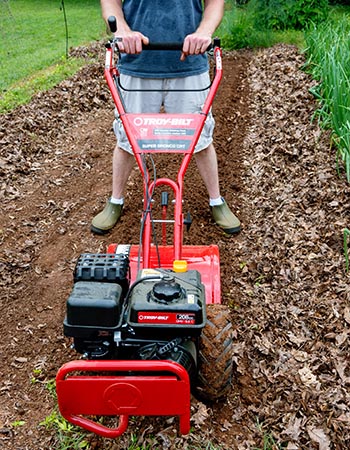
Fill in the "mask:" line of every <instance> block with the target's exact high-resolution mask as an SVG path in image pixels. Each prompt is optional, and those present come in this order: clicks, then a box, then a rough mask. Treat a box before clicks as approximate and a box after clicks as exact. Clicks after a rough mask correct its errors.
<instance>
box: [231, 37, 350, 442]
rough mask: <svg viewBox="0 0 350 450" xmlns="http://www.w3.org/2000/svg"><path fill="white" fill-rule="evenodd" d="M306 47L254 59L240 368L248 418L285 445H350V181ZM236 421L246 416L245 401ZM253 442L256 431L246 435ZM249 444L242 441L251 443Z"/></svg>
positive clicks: (279, 49)
mask: <svg viewBox="0 0 350 450" xmlns="http://www.w3.org/2000/svg"><path fill="white" fill-rule="evenodd" d="M303 64H304V58H303V57H302V56H301V55H299V54H298V53H297V51H296V50H295V49H294V48H293V47H287V46H284V45H281V46H277V47H274V48H272V49H268V50H263V51H261V52H259V53H258V54H257V55H256V56H255V58H254V60H253V61H252V63H251V65H250V71H249V79H250V86H251V91H252V103H251V115H252V123H251V126H250V128H249V131H248V134H247V138H246V141H245V152H244V153H245V158H244V165H245V168H246V176H245V178H244V180H243V182H244V195H245V198H244V209H245V211H249V214H248V220H247V221H246V222H245V224H244V225H245V227H244V231H243V234H244V239H242V240H241V241H240V243H239V247H240V248H239V255H237V256H238V257H239V260H240V264H241V266H240V267H241V271H242V276H240V277H238V279H236V280H233V282H234V283H236V284H237V285H238V286H239V288H240V290H241V293H242V296H241V299H240V301H239V304H238V311H239V314H238V315H237V317H239V318H240V323H239V325H238V336H239V337H238V343H237V347H236V360H237V370H238V373H239V374H240V376H241V377H242V379H243V380H244V386H243V387H244V388H247V389H248V390H249V387H252V386H254V387H255V393H254V394H253V397H254V398H252V393H251V392H250V400H252V404H251V405H250V406H249V407H248V409H249V412H250V417H251V420H253V417H254V416H255V417H256V420H257V421H258V422H259V423H260V424H261V427H262V429H263V430H264V431H265V433H266V434H269V433H271V434H272V435H273V437H274V440H275V442H279V443H285V445H286V448H288V449H299V448H319V449H322V450H326V449H330V448H337V449H346V448H349V447H350V396H349V383H350V371H349V333H350V329H349V327H350V304H349V300H350V295H349V294H350V287H349V276H348V275H347V274H346V273H345V259H344V250H343V229H344V228H346V227H347V226H348V225H349V206H350V202H349V192H350V191H349V186H348V185H347V184H346V182H345V181H344V177H340V178H339V177H338V176H337V173H336V168H335V151H334V149H331V148H330V145H329V142H330V140H329V135H328V134H327V133H325V132H321V130H320V128H319V126H318V124H317V121H316V120H314V121H312V122H311V118H312V117H313V115H314V112H315V110H316V108H317V105H316V104H315V102H314V101H313V98H312V96H311V94H310V93H309V92H308V89H309V88H310V87H311V85H312V84H313V82H312V81H311V80H310V79H309V77H308V76H307V75H306V74H305V72H304V71H303V70H300V69H302V67H303ZM236 418H237V420H242V419H243V421H245V420H246V411H244V412H243V410H242V409H241V408H240V409H239V410H238V411H237V414H236ZM251 444H252V445H253V444H254V443H253V442H252V443H251ZM244 448H246V447H244Z"/></svg>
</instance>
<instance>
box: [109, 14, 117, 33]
mask: <svg viewBox="0 0 350 450" xmlns="http://www.w3.org/2000/svg"><path fill="white" fill-rule="evenodd" d="M107 21H108V26H109V29H110V30H111V32H112V33H115V32H116V31H117V19H116V18H115V16H109V17H108V19H107Z"/></svg>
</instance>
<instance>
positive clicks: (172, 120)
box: [134, 117, 194, 127]
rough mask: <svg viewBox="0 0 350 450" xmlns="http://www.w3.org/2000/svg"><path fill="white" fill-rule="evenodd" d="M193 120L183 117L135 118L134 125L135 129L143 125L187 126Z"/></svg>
mask: <svg viewBox="0 0 350 450" xmlns="http://www.w3.org/2000/svg"><path fill="white" fill-rule="evenodd" d="M193 120H194V119H189V118H183V117H168V118H162V117H159V118H158V117H135V119H134V125H136V126H137V127H140V126H145V125H158V126H166V125H170V126H176V125H181V126H189V125H191V123H192V122H193Z"/></svg>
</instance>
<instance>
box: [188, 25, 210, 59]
mask: <svg viewBox="0 0 350 450" xmlns="http://www.w3.org/2000/svg"><path fill="white" fill-rule="evenodd" d="M210 44H211V36H208V35H207V34H202V33H199V32H196V33H193V34H189V35H188V36H186V37H185V40H184V45H183V47H182V54H181V58H180V59H181V61H184V60H185V59H186V57H187V56H188V55H199V54H201V53H205V52H206V50H207V48H208V47H209V45H210Z"/></svg>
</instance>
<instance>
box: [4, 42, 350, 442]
mask: <svg viewBox="0 0 350 450" xmlns="http://www.w3.org/2000/svg"><path fill="white" fill-rule="evenodd" d="M96 48H98V46H97V47H96ZM79 51H80V52H81V53H83V54H86V55H87V56H88V55H89V52H87V51H84V50H79ZM99 60H100V61H103V54H101V55H100V58H99ZM303 62H304V61H303V57H302V56H300V55H299V54H298V52H297V51H296V49H295V48H293V47H287V46H277V47H274V48H272V49H268V50H263V51H259V52H256V53H252V52H249V51H242V52H235V53H230V54H227V55H225V57H224V74H225V75H224V80H223V83H222V86H221V87H220V91H219V94H218V98H217V99H216V102H215V106H214V113H215V118H216V135H215V145H216V148H217V153H218V159H219V166H220V178H221V186H222V194H223V195H224V196H225V198H226V200H227V202H228V203H229V205H231V206H232V207H233V209H234V210H235V212H236V213H237V214H238V215H239V217H240V218H241V220H242V223H243V230H242V232H241V233H240V235H239V236H235V237H232V238H227V237H225V236H224V235H223V234H222V233H221V232H220V231H219V230H218V229H217V228H216V227H215V226H214V225H213V223H212V220H211V217H210V212H209V208H208V204H207V196H206V192H205V188H204V186H203V183H202V181H201V180H200V178H199V176H198V173H197V171H196V168H195V166H194V165H193V164H192V165H191V166H190V169H189V172H188V174H187V175H186V179H185V183H186V184H185V203H184V210H185V211H187V210H190V211H191V214H192V217H193V219H194V223H193V225H192V227H191V230H190V232H189V233H186V234H185V238H184V240H185V243H186V244H193V245H200V244H203V245H205V244H212V243H213V244H217V245H218V246H219V248H220V260H221V275H222V297H223V302H224V303H225V304H227V305H229V306H230V307H231V309H232V323H233V325H234V363H235V371H234V377H233V383H232V391H231V393H230V394H229V396H228V398H227V400H226V401H225V402H221V403H218V404H214V405H205V404H203V403H201V402H198V401H197V400H195V399H193V402H192V419H191V424H192V429H193V431H192V432H191V434H190V435H188V436H178V435H177V433H176V428H177V427H176V421H174V420H172V419H169V420H168V419H166V420H165V419H160V418H139V419H137V420H134V421H133V422H132V424H131V426H130V431H129V432H128V433H127V434H125V435H124V436H123V437H122V438H120V439H119V440H116V441H110V440H108V439H103V438H98V437H96V436H93V435H91V434H87V435H86V440H87V441H88V442H89V445H90V448H94V449H97V448H100V449H102V448H103V449H114V450H118V449H126V448H128V447H129V446H130V445H131V442H134V443H135V440H136V441H137V440H138V441H139V445H140V448H146V447H147V445H148V447H147V448H157V449H160V448H164V449H195V448H196V449H197V448H198V449H199V448H201V449H204V448H209V447H208V443H209V442H211V443H212V444H213V445H215V446H216V447H217V448H222V449H226V450H229V449H235V448H237V449H251V448H263V446H264V444H265V443H266V440H267V439H270V447H271V448H272V446H273V442H275V443H276V446H275V447H274V448H277V444H280V445H282V444H283V448H288V449H301V448H315V449H318V448H319V449H330V448H336V449H346V448H349V446H350V432H349V429H350V427H349V423H350V399H349V394H348V389H349V383H350V372H349V357H348V355H349V352H348V341H349V334H350V304H349V300H350V288H349V283H348V281H349V277H348V275H347V274H346V273H345V260H344V255H343V229H344V228H345V227H346V226H347V225H348V219H349V187H348V185H347V184H346V183H345V181H344V179H343V177H342V176H340V177H338V175H337V173H336V168H335V156H334V150H333V149H331V148H330V145H329V136H328V135H327V134H325V133H321V132H320V129H319V127H318V125H317V122H316V120H314V121H313V122H311V118H312V116H313V114H314V112H315V110H316V104H315V102H314V100H313V98H312V96H311V95H310V94H309V92H308V90H309V88H310V87H311V85H312V81H311V80H310V79H309V77H308V76H307V75H306V74H305V73H304V72H303V71H301V70H300V69H301V66H302V64H303ZM112 119H113V106H112V103H111V100H110V96H109V93H108V91H107V89H106V86H105V82H104V80H103V75H102V73H101V64H92V65H89V66H87V67H86V68H85V69H84V70H83V71H82V72H81V73H80V74H79V75H78V76H77V77H74V78H73V79H71V80H68V81H66V82H64V83H62V84H61V85H60V86H58V87H57V88H55V89H53V90H52V91H50V92H48V93H46V94H41V95H39V96H38V97H36V98H35V99H33V101H32V102H31V103H30V104H29V105H27V106H25V107H21V108H19V109H17V110H16V111H15V112H14V113H11V114H8V115H3V116H0V145H1V149H0V173H1V184H0V199H1V208H2V214H1V217H0V243H1V253H0V273H1V278H0V286H1V317H2V326H1V329H0V342H1V348H0V358H1V366H0V380H1V385H0V447H1V448H6V449H21V450H22V449H30V450H39V449H59V448H61V447H60V442H62V438H59V437H58V434H57V432H56V430H55V429H54V428H49V429H47V428H46V427H44V426H42V425H40V422H42V421H43V420H45V418H46V417H48V416H49V415H50V414H51V412H52V411H53V409H54V408H55V399H54V398H53V396H52V395H51V394H50V393H49V391H48V389H47V382H48V381H49V380H52V379H53V378H54V377H55V375H56V372H57V370H58V368H59V367H60V366H61V365H62V364H63V363H64V362H67V361H70V360H72V359H75V358H76V357H77V355H76V354H75V353H74V352H73V351H72V350H70V349H69V342H68V341H67V340H66V339H65V338H64V336H63V329H62V321H63V317H64V314H65V301H66V299H67V296H68V294H69V292H70V289H71V286H72V270H73V267H74V264H75V261H76V259H77V257H78V255H79V254H80V253H83V252H104V251H105V249H106V247H107V245H108V243H111V242H118V243H123V244H129V243H138V233H139V219H140V212H141V207H142V204H141V199H142V193H141V192H142V191H141V185H140V176H139V173H138V171H137V170H136V169H135V172H134V173H133V174H132V177H131V179H130V181H129V184H128V193H127V195H126V207H125V211H124V212H125V214H124V216H123V218H122V220H121V222H120V224H119V225H118V226H117V227H116V228H115V229H114V230H113V231H112V232H111V234H110V235H109V236H105V237H96V236H93V235H92V234H91V233H90V230H89V228H90V221H91V218H92V217H93V216H94V214H96V212H97V211H99V210H100V209H101V207H102V206H103V205H104V202H105V200H106V198H107V196H108V195H109V193H110V180H111V151H112V148H113V146H114V136H113V132H112V128H111V124H112ZM166 170H167V171H168V172H173V173H175V172H176V167H175V166H173V165H172V164H168V165H167V167H166ZM135 436H136V438H135ZM133 439H134V440H133ZM65 448H68V447H65ZM72 448H73V447H72ZM279 448H280V447H279Z"/></svg>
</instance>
